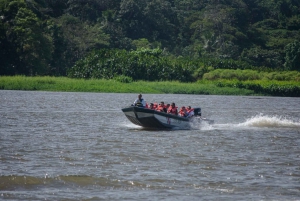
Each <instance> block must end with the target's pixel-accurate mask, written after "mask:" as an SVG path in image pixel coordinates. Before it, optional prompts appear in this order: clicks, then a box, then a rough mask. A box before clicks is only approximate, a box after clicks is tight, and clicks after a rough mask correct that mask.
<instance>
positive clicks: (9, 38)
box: [0, 0, 300, 96]
mask: <svg viewBox="0 0 300 201" xmlns="http://www.w3.org/2000/svg"><path fill="white" fill-rule="evenodd" d="M299 8H300V1H299V0H251V1H250V0H232V1H225V0H218V1H211V0H128V1H124V0H114V1H111V0H102V1H99V0H87V1H82V0H51V1H50V0H31V1H26V0H0V58H1V59H0V76H2V77H1V80H0V81H1V82H0V84H1V88H0V89H23V90H54V91H96V92H143V93H145V92H146V93H190V94H244V95H253V94H263V95H276V96H299V71H300V9H299ZM15 75H24V76H34V77H28V78H27V77H22V76H16V77H4V76H15ZM35 76H36V77H35ZM38 76H46V77H38ZM47 76H58V78H54V77H47ZM65 76H67V77H69V78H75V79H69V78H66V77H65ZM26 79H28V80H26ZM96 79H99V80H96ZM24 80H26V81H24ZM147 81H148V82H147ZM7 83H9V84H7ZM120 83H122V84H120ZM140 86H142V87H140Z"/></svg>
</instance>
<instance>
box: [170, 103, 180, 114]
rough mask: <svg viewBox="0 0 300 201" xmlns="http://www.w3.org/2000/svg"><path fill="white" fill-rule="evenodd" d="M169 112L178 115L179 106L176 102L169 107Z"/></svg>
mask: <svg viewBox="0 0 300 201" xmlns="http://www.w3.org/2000/svg"><path fill="white" fill-rule="evenodd" d="M168 113H169V114H174V115H178V111H177V107H176V106H175V103H172V104H171V106H170V107H169V108H168Z"/></svg>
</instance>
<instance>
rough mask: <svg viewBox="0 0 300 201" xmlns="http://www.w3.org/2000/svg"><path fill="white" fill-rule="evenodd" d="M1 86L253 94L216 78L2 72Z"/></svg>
mask: <svg viewBox="0 0 300 201" xmlns="http://www.w3.org/2000/svg"><path fill="white" fill-rule="evenodd" d="M0 89H2V90H40V91H69V92H111V93H157V94H164V93H170V94H207V95H208V94H210V95H254V94H255V93H254V92H253V90H249V89H242V88H235V87H230V86H228V87H227V86H224V87H219V86H217V85H216V84H215V83H214V82H211V81H202V82H194V83H180V82H171V81H166V82H146V81H137V82H130V83H124V82H120V81H117V80H113V79H112V80H104V79H87V80H86V79H71V78H66V77H25V76H1V77H0Z"/></svg>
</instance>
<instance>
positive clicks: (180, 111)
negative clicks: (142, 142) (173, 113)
mask: <svg viewBox="0 0 300 201" xmlns="http://www.w3.org/2000/svg"><path fill="white" fill-rule="evenodd" d="M178 114H179V116H182V117H186V116H187V113H186V111H184V110H183V109H180V110H179V112H178Z"/></svg>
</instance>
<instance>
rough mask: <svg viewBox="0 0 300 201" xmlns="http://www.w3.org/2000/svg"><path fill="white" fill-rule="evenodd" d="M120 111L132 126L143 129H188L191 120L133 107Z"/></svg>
mask: <svg viewBox="0 0 300 201" xmlns="http://www.w3.org/2000/svg"><path fill="white" fill-rule="evenodd" d="M199 110H200V108H199ZM122 111H123V113H124V114H125V116H126V117H127V118H128V119H129V121H131V122H132V123H133V124H136V125H138V126H142V127H145V128H157V129H163V128H167V129H168V128H169V129H172V128H175V129H189V128H190V121H191V118H185V117H180V116H177V115H173V114H168V113H164V112H159V111H155V110H151V109H147V108H141V107H134V106H131V107H127V108H123V109H122Z"/></svg>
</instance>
